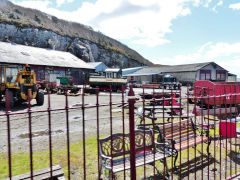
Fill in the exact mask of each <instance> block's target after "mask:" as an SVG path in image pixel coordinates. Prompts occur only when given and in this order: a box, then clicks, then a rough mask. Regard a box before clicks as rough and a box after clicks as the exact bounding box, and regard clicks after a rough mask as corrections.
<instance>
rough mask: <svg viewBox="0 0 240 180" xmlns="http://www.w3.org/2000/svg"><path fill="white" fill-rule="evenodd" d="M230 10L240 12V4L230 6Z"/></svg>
mask: <svg viewBox="0 0 240 180" xmlns="http://www.w3.org/2000/svg"><path fill="white" fill-rule="evenodd" d="M229 8H231V9H233V10H239V9H240V3H235V4H230V5H229Z"/></svg>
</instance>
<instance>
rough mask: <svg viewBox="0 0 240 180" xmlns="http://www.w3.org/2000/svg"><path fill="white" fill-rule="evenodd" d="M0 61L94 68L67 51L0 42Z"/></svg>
mask: <svg viewBox="0 0 240 180" xmlns="http://www.w3.org/2000/svg"><path fill="white" fill-rule="evenodd" d="M0 63H11V64H30V65H43V66H56V67H71V68H82V69H94V68H92V67H91V66H90V65H88V64H87V63H85V62H84V61H83V60H81V59H79V58H77V57H76V56H74V55H72V54H71V53H68V52H63V51H55V50H50V49H43V48H36V47H31V46H23V45H17V44H13V43H6V42H0Z"/></svg>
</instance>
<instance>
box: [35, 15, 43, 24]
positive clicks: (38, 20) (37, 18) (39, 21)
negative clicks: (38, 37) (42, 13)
mask: <svg viewBox="0 0 240 180" xmlns="http://www.w3.org/2000/svg"><path fill="white" fill-rule="evenodd" d="M34 20H35V21H36V22H38V24H41V19H39V17H38V16H37V15H35V17H34Z"/></svg>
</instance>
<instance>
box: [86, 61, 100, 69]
mask: <svg viewBox="0 0 240 180" xmlns="http://www.w3.org/2000/svg"><path fill="white" fill-rule="evenodd" d="M88 64H89V65H90V66H92V67H93V68H96V67H97V66H99V65H100V64H103V62H89V63H88Z"/></svg>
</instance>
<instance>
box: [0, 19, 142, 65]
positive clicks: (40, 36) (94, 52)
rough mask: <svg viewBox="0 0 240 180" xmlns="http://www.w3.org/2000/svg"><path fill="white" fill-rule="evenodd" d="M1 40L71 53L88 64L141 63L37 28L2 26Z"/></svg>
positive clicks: (3, 24)
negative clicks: (99, 62)
mask: <svg viewBox="0 0 240 180" xmlns="http://www.w3.org/2000/svg"><path fill="white" fill-rule="evenodd" d="M0 32H1V33H0V40H1V41H7V42H14V43H17V44H23V45H27V46H34V47H41V48H51V49H55V50H60V51H69V52H71V53H73V54H74V55H76V56H77V57H79V58H81V59H83V60H84V61H86V62H95V61H101V62H104V63H105V64H106V65H107V66H109V67H122V68H126V67H134V66H140V65H142V64H141V63H139V62H137V61H136V60H133V59H130V58H129V57H126V56H125V55H123V54H121V53H120V52H117V51H114V50H111V49H105V47H104V46H101V45H99V44H96V43H93V42H91V41H89V40H86V39H81V38H71V37H67V36H63V35H59V34H57V33H55V32H52V31H49V30H44V29H39V28H35V27H22V28H21V27H19V26H18V25H14V24H5V23H1V24H0Z"/></svg>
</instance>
